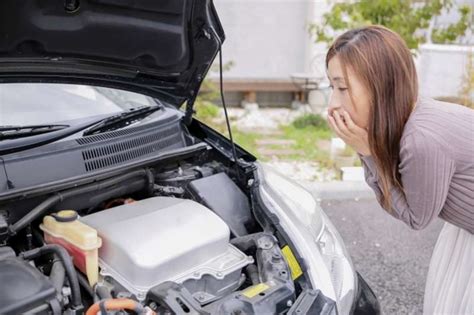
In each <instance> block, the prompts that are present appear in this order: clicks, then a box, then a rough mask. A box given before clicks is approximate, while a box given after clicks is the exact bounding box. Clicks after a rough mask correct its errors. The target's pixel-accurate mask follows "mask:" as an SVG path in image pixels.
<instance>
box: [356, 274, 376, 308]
mask: <svg viewBox="0 0 474 315" xmlns="http://www.w3.org/2000/svg"><path fill="white" fill-rule="evenodd" d="M357 278H358V284H359V285H358V290H357V295H356V298H355V302H354V307H353V311H352V314H354V315H372V314H374V315H379V314H382V311H381V310H380V304H379V301H378V300H377V297H376V296H375V294H374V291H372V289H371V288H370V287H369V285H368V284H367V282H365V280H364V278H362V276H361V275H360V274H359V273H357Z"/></svg>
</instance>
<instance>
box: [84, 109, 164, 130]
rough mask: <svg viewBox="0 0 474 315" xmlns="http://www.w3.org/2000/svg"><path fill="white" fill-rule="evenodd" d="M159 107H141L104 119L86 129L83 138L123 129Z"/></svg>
mask: <svg viewBox="0 0 474 315" xmlns="http://www.w3.org/2000/svg"><path fill="white" fill-rule="evenodd" d="M161 108H162V106H161V105H154V106H142V107H137V108H134V109H131V110H130V111H128V112H124V113H120V114H118V115H114V116H111V117H108V118H105V119H104V120H102V121H101V122H100V123H98V124H96V125H94V126H93V127H91V128H89V129H87V130H86V131H84V133H83V134H82V135H83V136H88V135H92V134H96V133H100V132H104V131H109V130H114V129H118V128H122V127H125V126H127V125H129V124H131V123H133V122H135V121H137V120H140V119H143V118H145V117H146V116H148V115H150V114H151V113H153V112H155V111H157V110H159V109H161Z"/></svg>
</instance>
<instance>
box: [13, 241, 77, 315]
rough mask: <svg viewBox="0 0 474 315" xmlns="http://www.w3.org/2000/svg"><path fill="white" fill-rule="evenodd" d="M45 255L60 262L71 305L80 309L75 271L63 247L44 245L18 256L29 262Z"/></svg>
mask: <svg viewBox="0 0 474 315" xmlns="http://www.w3.org/2000/svg"><path fill="white" fill-rule="evenodd" d="M45 254H55V255H57V257H58V258H59V259H60V260H61V262H62V263H63V266H64V270H65V271H66V276H67V278H68V280H69V285H70V287H71V295H72V305H73V306H74V307H75V308H77V309H80V308H82V300H81V290H80V288H79V280H78V278H77V273H76V269H74V265H73V263H72V259H71V256H69V254H68V252H67V251H66V250H65V249H64V248H63V247H61V246H59V245H55V244H50V245H45V246H42V247H38V248H35V249H32V250H29V251H27V252H23V253H20V255H19V256H20V257H21V258H23V259H26V260H30V259H34V258H37V257H40V256H43V255H45Z"/></svg>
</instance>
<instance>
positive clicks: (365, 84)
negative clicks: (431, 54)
mask: <svg viewBox="0 0 474 315" xmlns="http://www.w3.org/2000/svg"><path fill="white" fill-rule="evenodd" d="M326 67H327V72H328V77H329V80H330V82H331V86H332V89H333V91H332V95H331V100H330V105H329V111H328V122H329V125H330V126H331V128H332V130H333V131H334V132H335V133H336V134H337V135H338V136H339V137H340V138H342V140H344V141H345V143H346V144H348V145H349V146H351V147H352V148H354V149H355V150H356V151H357V152H358V153H359V155H360V157H361V160H362V163H363V167H364V172H365V178H366V181H367V183H368V184H369V186H370V187H371V188H372V189H373V190H374V192H375V194H376V196H377V199H378V201H379V203H380V204H381V206H382V207H383V208H384V209H385V210H386V211H387V212H388V213H389V214H391V215H392V216H394V217H395V218H397V219H400V220H402V221H403V222H405V223H406V224H408V225H409V226H410V227H412V228H413V229H417V230H418V229H422V228H424V227H426V226H427V225H428V224H429V223H430V222H431V221H432V220H433V219H434V218H436V217H440V218H441V219H443V220H444V221H446V222H445V224H444V227H443V229H442V231H441V233H440V236H439V238H438V241H437V243H436V246H435V249H434V252H433V255H432V258H431V263H430V268H429V272H428V279H427V283H426V289H425V298H424V313H425V314H474V308H473V303H474V302H473V301H474V292H473V286H474V280H473V277H474V275H473V268H474V267H473V266H474V249H473V247H474V236H473V232H474V111H473V110H471V109H469V108H467V107H463V106H460V105H456V104H450V103H443V102H439V101H435V100H433V99H429V98H423V97H419V96H418V82H417V75H416V69H415V65H414V63H413V58H412V55H411V53H410V51H409V50H408V48H407V46H406V44H405V43H404V41H403V40H402V38H401V37H400V36H398V35H397V34H396V33H395V32H393V31H391V30H389V29H387V28H384V27H382V26H369V27H365V28H360V29H355V30H351V31H348V32H346V33H344V34H343V35H341V36H340V37H339V38H337V39H336V41H335V42H334V43H333V44H332V46H331V47H330V49H329V51H328V53H327V56H326Z"/></svg>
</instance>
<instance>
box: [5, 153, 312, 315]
mask: <svg viewBox="0 0 474 315" xmlns="http://www.w3.org/2000/svg"><path fill="white" fill-rule="evenodd" d="M247 166H248V169H247V170H245V169H240V170H236V168H235V167H231V165H230V164H229V163H228V162H226V160H225V159H223V158H222V156H220V155H219V154H216V153H215V152H214V151H213V150H208V152H205V153H204V154H199V155H198V156H192V157H186V158H176V159H174V160H171V161H168V162H167V163H165V164H164V163H160V164H157V165H151V166H148V167H145V168H139V169H134V170H131V171H129V172H127V173H124V174H122V175H118V176H115V177H113V178H108V179H104V180H100V181H95V182H93V183H89V184H85V185H81V186H78V187H74V188H70V189H67V190H65V191H56V192H55V193H53V194H49V195H47V196H40V195H38V196H35V195H32V196H31V197H30V198H23V199H17V200H12V201H11V202H3V203H2V207H1V208H0V244H2V245H1V246H0V291H2V292H5V291H7V290H9V289H10V288H11V287H14V288H15V289H14V290H13V291H15V292H16V291H19V292H22V294H21V295H18V294H12V295H7V296H3V295H2V297H1V299H3V300H1V301H0V313H1V314H18V313H31V314H64V313H71V314H81V313H84V312H86V311H87V312H86V314H98V313H99V312H101V313H102V314H106V313H108V312H117V311H118V312H119V313H120V312H122V313H121V314H126V313H138V314H287V313H288V314H296V313H295V312H296V311H297V309H296V308H295V305H294V304H295V301H296V300H297V298H298V295H299V294H300V293H301V292H302V291H303V290H304V286H305V280H304V276H301V277H300V278H299V279H294V278H293V277H292V271H291V268H290V266H289V264H288V257H287V255H285V253H284V252H283V251H282V248H283V247H284V246H286V245H287V243H286V241H285V240H284V238H283V237H282V236H281V235H280V234H279V233H277V231H276V230H275V229H274V228H272V224H271V222H270V220H268V219H267V218H266V217H265V215H263V214H262V213H259V209H258V207H257V206H256V203H255V201H254V200H253V198H252V193H251V191H252V189H253V188H254V186H255V178H254V177H253V173H252V171H249V170H252V165H251V163H247ZM286 247H288V246H286ZM2 266H9V267H8V268H7V267H5V268H3V267H2ZM26 272H28V274H30V276H29V278H25V276H22V274H25V273H26ZM22 277H23V278H22ZM12 279H17V280H12ZM26 288H29V289H28V290H27V289H26ZM292 306H293V307H292ZM119 313H118V314H119ZM111 314H112V313H111Z"/></svg>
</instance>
